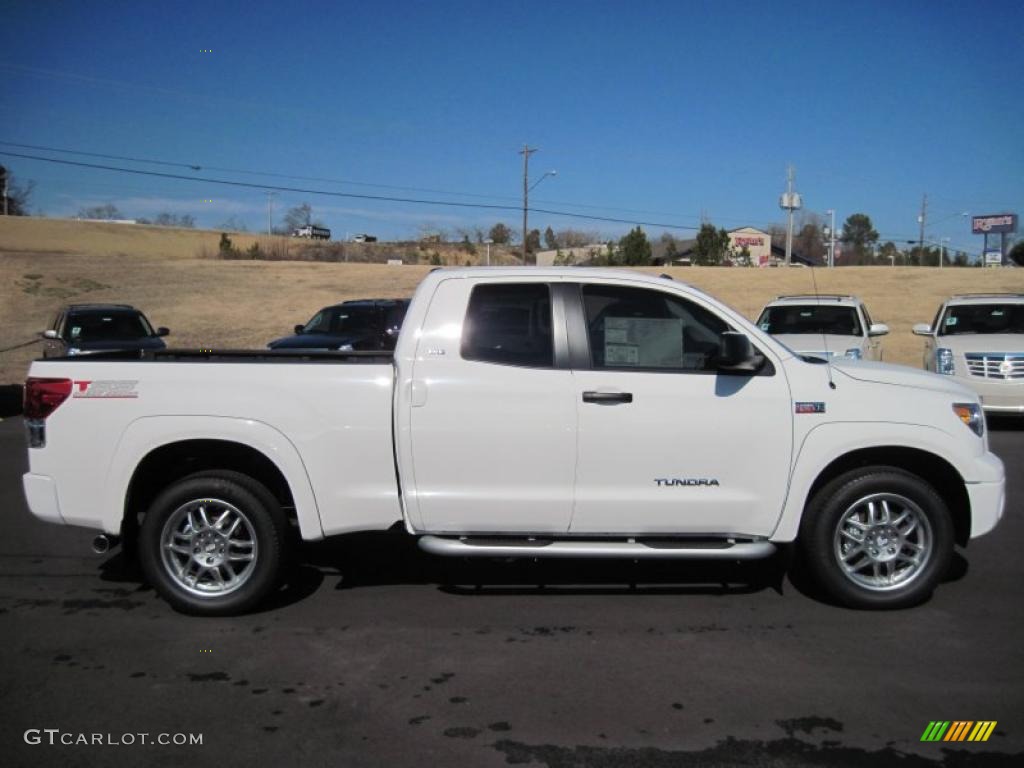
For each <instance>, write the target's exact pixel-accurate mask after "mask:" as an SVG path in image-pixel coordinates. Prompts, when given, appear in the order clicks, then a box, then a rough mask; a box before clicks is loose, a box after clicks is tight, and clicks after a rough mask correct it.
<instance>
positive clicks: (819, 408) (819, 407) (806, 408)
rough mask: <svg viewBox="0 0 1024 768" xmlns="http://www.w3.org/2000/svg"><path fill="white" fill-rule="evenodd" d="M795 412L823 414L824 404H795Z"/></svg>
mask: <svg viewBox="0 0 1024 768" xmlns="http://www.w3.org/2000/svg"><path fill="white" fill-rule="evenodd" d="M796 412H797V413H824V412H825V404H824V403H797V404H796Z"/></svg>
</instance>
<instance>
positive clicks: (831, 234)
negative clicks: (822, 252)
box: [827, 208, 836, 269]
mask: <svg viewBox="0 0 1024 768" xmlns="http://www.w3.org/2000/svg"><path fill="white" fill-rule="evenodd" d="M827 213H828V215H829V216H830V217H831V223H830V224H829V227H828V267H829V269H831V268H832V267H834V266H835V265H836V212H835V209H834V208H829V209H828V211H827Z"/></svg>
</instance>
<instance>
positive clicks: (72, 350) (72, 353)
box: [64, 347, 82, 357]
mask: <svg viewBox="0 0 1024 768" xmlns="http://www.w3.org/2000/svg"><path fill="white" fill-rule="evenodd" d="M81 353H82V351H81V350H80V349H77V348H75V347H68V351H67V352H65V353H64V354H66V355H67V356H68V357H74V356H75V355H80V354H81Z"/></svg>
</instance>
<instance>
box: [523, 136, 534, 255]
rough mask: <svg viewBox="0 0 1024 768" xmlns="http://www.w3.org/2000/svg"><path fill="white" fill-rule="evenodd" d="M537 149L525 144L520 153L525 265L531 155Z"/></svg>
mask: <svg viewBox="0 0 1024 768" xmlns="http://www.w3.org/2000/svg"><path fill="white" fill-rule="evenodd" d="M536 151H537V148H536V147H533V148H531V147H529V146H528V145H526V144H523V148H522V149H521V150H519V154H520V155H522V156H523V266H525V265H526V233H527V229H526V212H527V211H528V210H529V208H530V203H529V199H530V155H532V154H533V153H534V152H536Z"/></svg>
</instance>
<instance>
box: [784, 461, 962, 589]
mask: <svg viewBox="0 0 1024 768" xmlns="http://www.w3.org/2000/svg"><path fill="white" fill-rule="evenodd" d="M953 538H954V536H953V521H952V517H951V516H950V513H949V508H948V507H947V506H946V503H945V502H944V501H943V500H942V498H941V497H940V496H939V495H938V493H936V491H935V489H934V488H932V486H930V485H929V484H928V483H926V482H924V481H923V480H922V479H921V478H919V477H917V476H916V475H912V474H910V473H908V472H904V471H902V470H899V469H896V468H894V467H864V468H861V469H856V470H853V471H851V472H847V473H846V474H844V475H841V476H840V477H838V478H836V479H835V480H832V481H831V482H829V483H828V484H827V485H825V486H824V487H823V488H822V489H821V490H820V491H818V493H816V494H815V496H814V498H813V499H812V500H811V503H810V504H809V505H808V508H807V510H806V512H805V514H804V519H803V522H802V524H801V528H800V541H799V546H800V552H801V555H802V559H803V562H804V564H805V565H806V566H807V568H808V570H809V571H810V574H811V576H812V577H813V578H814V579H815V582H816V584H817V585H818V586H820V587H821V588H822V589H823V590H824V591H825V592H826V593H827V595H828V596H829V597H830V598H832V599H834V600H836V601H838V602H839V603H842V604H843V605H847V606H850V607H852V608H905V607H909V606H912V605H916V604H918V603H920V602H922V601H924V600H927V599H928V597H929V596H930V595H931V593H932V592H933V591H934V589H935V587H936V585H937V584H938V583H939V580H940V579H941V578H942V577H943V575H945V573H946V571H947V569H948V567H949V561H950V558H951V557H952V554H953Z"/></svg>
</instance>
